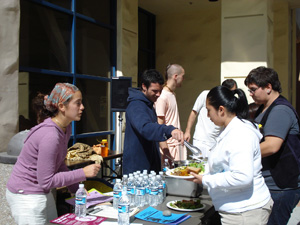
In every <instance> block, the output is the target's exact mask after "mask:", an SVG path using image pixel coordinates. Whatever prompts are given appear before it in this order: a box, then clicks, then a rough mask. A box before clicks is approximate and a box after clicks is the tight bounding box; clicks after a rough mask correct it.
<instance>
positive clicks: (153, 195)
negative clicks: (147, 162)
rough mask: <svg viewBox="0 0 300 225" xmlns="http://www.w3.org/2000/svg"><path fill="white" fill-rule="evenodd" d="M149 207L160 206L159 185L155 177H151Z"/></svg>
mask: <svg viewBox="0 0 300 225" xmlns="http://www.w3.org/2000/svg"><path fill="white" fill-rule="evenodd" d="M149 189H150V192H149V205H150V206H157V205H158V199H157V198H158V185H157V182H156V177H155V176H154V175H152V176H151V180H150V184H149Z"/></svg>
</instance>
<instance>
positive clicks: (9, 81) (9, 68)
mask: <svg viewBox="0 0 300 225" xmlns="http://www.w3.org/2000/svg"><path fill="white" fill-rule="evenodd" d="M0 18H1V25H0V59H1V60H0V115H1V116H0V143H1V145H0V152H4V151H5V150H6V146H7V144H8V142H9V140H10V139H11V137H12V136H13V135H14V134H16V133H17V132H18V118H19V113H18V70H19V24H20V22H19V20H20V4H19V0H3V1H1V5H0Z"/></svg>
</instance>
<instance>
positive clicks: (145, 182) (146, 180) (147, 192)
mask: <svg viewBox="0 0 300 225" xmlns="http://www.w3.org/2000/svg"><path fill="white" fill-rule="evenodd" d="M143 181H144V186H145V205H148V204H149V192H150V189H149V179H148V175H147V174H144V179H143Z"/></svg>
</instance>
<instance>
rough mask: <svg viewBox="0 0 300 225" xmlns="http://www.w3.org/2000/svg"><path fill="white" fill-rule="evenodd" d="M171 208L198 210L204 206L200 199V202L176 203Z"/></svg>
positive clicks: (171, 204)
mask: <svg viewBox="0 0 300 225" xmlns="http://www.w3.org/2000/svg"><path fill="white" fill-rule="evenodd" d="M170 206H172V207H173V208H179V209H198V208H202V207H203V204H201V201H200V199H198V200H182V201H175V202H174V203H170Z"/></svg>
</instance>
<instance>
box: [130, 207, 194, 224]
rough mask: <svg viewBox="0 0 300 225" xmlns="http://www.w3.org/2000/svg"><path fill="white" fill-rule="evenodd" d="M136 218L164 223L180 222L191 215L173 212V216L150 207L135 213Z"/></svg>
mask: <svg viewBox="0 0 300 225" xmlns="http://www.w3.org/2000/svg"><path fill="white" fill-rule="evenodd" d="M135 217H136V218H138V219H140V220H146V221H149V222H154V223H162V224H174V225H176V224H179V223H181V222H183V221H185V220H186V219H188V218H190V217H191V216H189V215H186V214H175V213H172V214H171V216H164V215H163V212H162V211H159V210H157V209H155V208H153V207H148V208H147V209H144V210H143V211H141V212H139V213H138V214H137V215H135Z"/></svg>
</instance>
